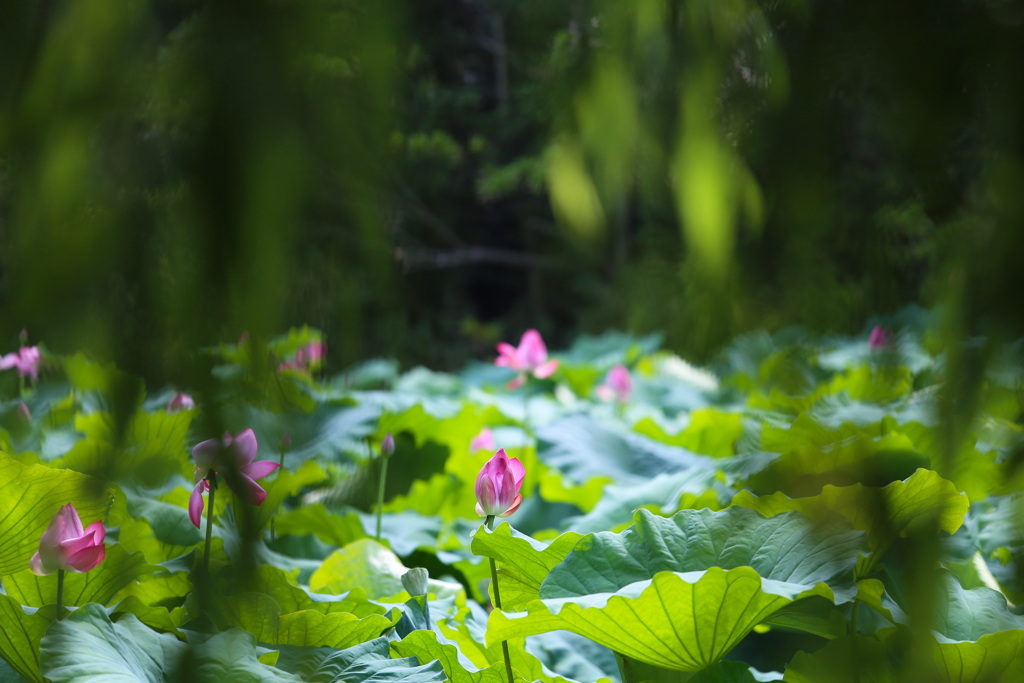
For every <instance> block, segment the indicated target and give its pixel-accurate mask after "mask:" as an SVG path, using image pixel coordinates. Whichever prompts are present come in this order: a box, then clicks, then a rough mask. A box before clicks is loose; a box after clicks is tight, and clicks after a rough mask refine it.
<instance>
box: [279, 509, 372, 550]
mask: <svg viewBox="0 0 1024 683" xmlns="http://www.w3.org/2000/svg"><path fill="white" fill-rule="evenodd" d="M274 531H275V533H277V534H278V535H279V536H280V535H285V534H294V535H296V536H302V535H305V534H315V535H316V537H317V538H319V539H320V540H321V541H323V542H324V543H327V544H330V545H336V546H343V545H346V544H347V543H351V542H352V541H354V540H356V539H359V538H363V537H364V536H365V535H366V534H365V533H364V532H363V523H362V522H361V521H360V520H359V516H358V515H357V514H355V513H354V512H350V513H348V514H347V515H344V516H342V515H339V514H336V513H334V512H331V511H329V510H328V509H327V508H326V507H324V506H323V504H321V503H316V504H313V505H303V506H302V507H299V508H295V509H293V510H281V511H280V512H279V513H278V515H277V517H276V518H275V519H274Z"/></svg>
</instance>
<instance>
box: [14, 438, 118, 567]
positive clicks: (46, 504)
mask: <svg viewBox="0 0 1024 683" xmlns="http://www.w3.org/2000/svg"><path fill="white" fill-rule="evenodd" d="M0 481H2V482H4V495H2V496H0V538H3V540H4V542H3V544H2V546H0V575H4V574H13V573H15V572H19V571H22V570H23V569H25V568H26V567H28V561H29V560H30V559H31V558H32V555H33V554H34V553H35V552H36V551H37V550H39V539H40V538H42V536H43V532H44V531H46V528H47V527H48V526H49V525H50V521H51V520H52V519H53V517H54V515H56V514H57V511H58V510H60V507H61V506H62V505H64V504H66V503H72V504H74V506H75V509H76V510H77V511H78V515H79V517H81V518H82V522H83V523H84V524H91V523H92V522H94V521H96V520H97V519H100V518H101V517H103V516H104V515H105V514H106V513H107V510H108V509H109V507H110V502H111V500H112V498H113V493H112V491H111V490H109V489H108V488H107V487H106V486H104V485H103V484H102V483H101V482H100V481H99V480H97V479H94V478H92V477H90V476H87V475H84V474H80V473H78V472H72V471H70V470H56V469H52V468H49V467H46V466H45V465H30V466H27V465H23V464H21V463H20V462H18V461H17V460H14V459H13V458H11V457H10V456H8V455H7V454H6V453H0Z"/></svg>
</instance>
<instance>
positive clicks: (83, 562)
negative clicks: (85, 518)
mask: <svg viewBox="0 0 1024 683" xmlns="http://www.w3.org/2000/svg"><path fill="white" fill-rule="evenodd" d="M106 534H107V531H106V529H104V528H103V522H101V521H99V520H97V521H95V522H93V523H92V524H90V525H89V526H88V527H86V528H84V529H83V528H82V520H81V518H80V517H79V516H78V510H76V509H75V506H74V505H72V504H71V503H68V504H67V505H63V506H61V508H60V511H59V512H57V516H56V517H54V518H53V521H52V522H50V526H48V527H47V528H46V531H44V532H43V537H42V538H41V539H40V540H39V552H37V553H36V554H35V555H33V556H32V559H31V560H29V563H28V566H29V568H30V569H31V570H32V572H33V573H35V574H38V575H39V576H47V575H48V574H52V573H54V572H55V571H58V570H61V571H66V572H87V571H89V570H90V569H95V568H96V567H97V566H98V565H99V563H100V562H102V561H103V558H105V557H106V555H107V547H106V546H105V545H103V539H104V537H105V536H106Z"/></svg>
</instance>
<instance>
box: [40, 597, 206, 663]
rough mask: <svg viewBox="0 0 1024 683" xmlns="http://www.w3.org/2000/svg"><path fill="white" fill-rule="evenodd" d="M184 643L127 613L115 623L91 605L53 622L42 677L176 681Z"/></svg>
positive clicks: (44, 646) (45, 646)
mask: <svg viewBox="0 0 1024 683" xmlns="http://www.w3.org/2000/svg"><path fill="white" fill-rule="evenodd" d="M187 649H188V645H186V644H185V643H182V642H180V641H179V640H178V639H177V638H175V637H174V636H172V635H169V634H160V633H156V632H155V631H152V630H150V629H149V628H147V627H146V626H145V625H144V624H142V622H140V621H139V620H138V619H136V618H135V617H134V616H132V615H130V614H127V615H125V616H123V617H121V619H120V620H119V621H118V622H117V623H116V624H115V623H113V622H111V621H110V618H109V617H108V616H107V613H106V612H105V611H104V610H103V608H102V607H101V606H100V605H96V604H91V605H86V606H85V607H82V608H81V609H79V610H77V611H75V612H74V613H73V614H71V615H70V616H68V617H66V618H65V619H64V620H63V621H58V622H56V623H54V624H53V625H52V626H51V627H50V629H49V630H48V631H47V632H46V635H45V636H44V637H43V640H42V646H41V652H40V660H41V662H42V673H43V675H44V676H46V677H47V678H48V679H50V680H51V681H53V683H62V682H64V681H67V682H68V683H72V682H73V683H119V682H123V683H138V682H139V681H146V682H149V681H152V683H161V682H162V681H165V680H175V679H174V675H175V673H176V672H175V667H176V665H177V662H178V661H179V659H180V658H181V656H182V655H183V654H184V652H185V651H186V650H187Z"/></svg>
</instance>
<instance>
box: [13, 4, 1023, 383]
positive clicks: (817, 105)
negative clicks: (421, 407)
mask: <svg viewBox="0 0 1024 683" xmlns="http://www.w3.org/2000/svg"><path fill="white" fill-rule="evenodd" d="M0 60H2V62H0V250H2V252H0V302H2V310H3V311H4V315H3V318H2V319H0V325H2V326H3V329H2V330H0V335H2V338H4V339H8V340H9V342H10V344H13V343H14V339H15V337H16V335H17V333H18V331H20V330H21V329H22V328H23V327H25V328H28V331H29V334H30V336H31V338H32V339H33V340H35V339H42V340H44V341H45V342H46V343H47V344H49V345H50V346H51V347H52V348H55V349H58V350H62V351H67V350H72V349H77V348H85V349H87V350H89V351H91V352H93V353H96V354H98V355H101V356H111V357H117V358H118V363H119V365H121V366H122V367H125V368H126V369H128V370H130V371H132V372H137V373H139V374H142V375H144V376H147V377H151V378H154V379H159V380H167V379H174V378H175V377H176V376H178V375H179V373H180V372H181V368H182V367H183V366H184V365H185V361H186V360H187V358H188V355H189V353H190V352H191V351H192V350H193V349H194V348H196V347H197V346H200V345H206V344H211V343H215V342H217V341H221V340H224V341H233V340H234V339H236V338H237V337H238V335H239V334H240V333H241V332H242V331H243V330H249V331H250V332H251V333H253V334H255V335H269V334H273V333H277V332H279V331H280V330H281V329H282V328H283V327H285V326H288V325H294V324H302V323H309V324H311V325H314V326H317V327H320V328H321V329H323V330H324V331H325V332H326V334H327V339H328V343H329V345H330V348H331V363H332V364H335V365H345V364H348V363H350V362H353V361H355V360H357V359H360V358H365V357H368V356H373V355H393V356H397V357H399V358H401V359H403V360H404V361H407V362H424V363H427V364H429V365H432V366H435V367H451V366H454V365H458V364H460V363H461V362H463V361H464V360H465V359H466V357H467V356H470V355H479V356H485V355H489V353H490V351H491V349H493V347H492V346H491V345H492V344H493V342H494V341H496V340H497V339H499V338H503V337H505V338H513V337H515V336H517V335H518V333H519V332H520V331H521V330H522V329H523V328H525V327H526V326H537V327H541V328H542V329H544V330H545V334H546V336H550V337H551V338H553V339H554V341H555V344H556V345H557V344H560V343H564V342H566V341H567V340H568V339H569V338H570V337H571V336H572V335H574V334H576V333H578V332H580V331H589V330H597V329H603V328H605V327H622V328H628V329H631V330H634V331H638V332H643V331H648V330H652V329H661V330H664V331H665V332H666V334H667V340H668V343H669V345H670V346H673V347H675V348H677V349H679V350H680V351H683V352H685V353H688V354H692V355H695V356H697V357H700V356H704V355H707V354H708V353H710V352H712V351H714V350H715V349H716V348H717V347H718V345H720V344H721V342H722V341H723V340H724V339H725V338H727V337H728V336H730V335H733V334H736V333H737V332H740V331H742V330H746V329H751V328H757V327H769V328H775V327H779V326H782V325H786V324H790V323H799V324H803V325H806V326H808V327H812V328H818V329H837V330H845V331H853V330H857V329H860V328H862V326H863V325H864V321H865V319H866V318H867V317H868V316H869V315H871V314H873V313H885V312H889V311H892V310H895V309H897V308H900V307H902V306H904V305H905V304H907V303H909V302H916V301H921V302H925V303H935V302H938V301H948V302H950V304H951V306H950V310H951V311H953V314H952V315H951V316H950V324H951V328H950V329H951V330H953V331H954V332H955V333H956V334H959V335H967V334H976V333H981V332H1000V333H1002V334H1005V335H1010V336H1014V337H1016V336H1020V335H1021V333H1022V332H1024V330H1022V329H1021V327H1022V325H1021V323H1022V322H1024V321H1022V318H1021V314H1020V312H1019V307H1018V306H1016V305H1015V301H1014V294H1015V293H1016V292H1018V291H1021V288H1022V286H1024V269H1021V268H1019V267H1018V266H1017V263H1016V260H1017V257H1018V255H1019V254H1021V253H1024V250H1022V248H1021V247H1024V244H1022V242H1024V231H1022V230H1021V229H1020V227H1021V226H1020V224H1021V221H1022V218H1024V191H1022V190H1024V138H1022V135H1021V133H1022V128H1024V88H1022V87H1021V85H1022V83H1021V80H1022V79H1021V75H1020V65H1021V64H1024V2H1021V1H1019V0H938V1H933V2H923V1H921V0H907V1H906V2H898V3H892V2H882V1H877V0H868V1H865V2H847V1H845V0H821V1H818V2H812V1H810V0H760V1H755V0H688V1H682V0H635V1H633V2H617V1H611V0H609V1H598V0H593V1H585V0H577V1H573V2H567V3H551V2H543V1H541V0H520V1H518V2H512V1H511V0H459V1H458V2H441V1H439V0H422V1H420V2H415V3H398V2H389V1H385V0H372V1H367V0H244V1H243V0H206V1H201V0H116V1H115V0H39V1H37V2H11V3H3V5H2V7H0Z"/></svg>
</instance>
